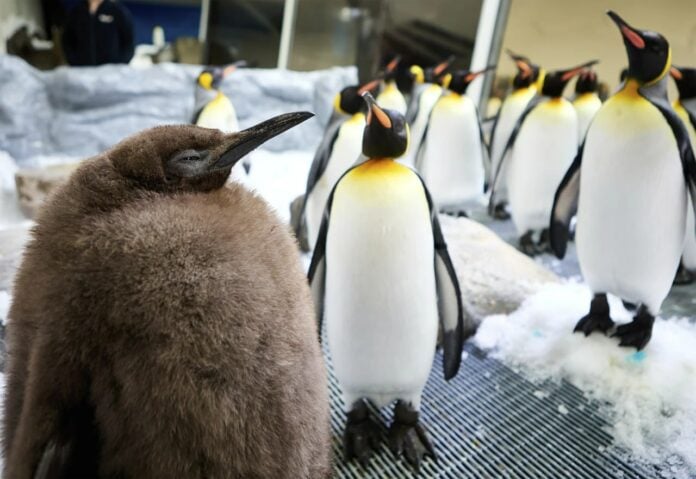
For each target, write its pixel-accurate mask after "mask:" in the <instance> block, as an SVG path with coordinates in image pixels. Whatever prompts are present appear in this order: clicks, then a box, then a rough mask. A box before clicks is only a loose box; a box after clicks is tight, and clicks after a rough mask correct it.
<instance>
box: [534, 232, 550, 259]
mask: <svg viewBox="0 0 696 479" xmlns="http://www.w3.org/2000/svg"><path fill="white" fill-rule="evenodd" d="M537 252H538V253H539V254H541V253H551V254H553V250H552V249H551V234H550V233H549V229H548V228H546V229H544V230H542V231H541V235H540V236H539V241H538V242H537Z"/></svg>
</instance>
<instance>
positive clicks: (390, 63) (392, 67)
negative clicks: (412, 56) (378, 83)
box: [387, 57, 400, 72]
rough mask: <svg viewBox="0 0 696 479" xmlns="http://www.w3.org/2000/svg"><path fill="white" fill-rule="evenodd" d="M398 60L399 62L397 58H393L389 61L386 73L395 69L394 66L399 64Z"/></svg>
mask: <svg viewBox="0 0 696 479" xmlns="http://www.w3.org/2000/svg"><path fill="white" fill-rule="evenodd" d="M399 60H400V58H399V57H396V58H394V59H393V60H392V61H390V62H389V63H388V64H387V71H388V72H393V71H394V69H395V68H396V66H397V65H398V64H399Z"/></svg>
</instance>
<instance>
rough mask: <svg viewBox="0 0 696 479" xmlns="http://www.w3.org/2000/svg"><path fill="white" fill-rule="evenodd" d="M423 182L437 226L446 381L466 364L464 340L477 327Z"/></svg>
mask: <svg viewBox="0 0 696 479" xmlns="http://www.w3.org/2000/svg"><path fill="white" fill-rule="evenodd" d="M418 178H419V179H420V181H421V184H422V185H423V191H424V192H425V197H426V199H427V200H428V206H429V208H430V221H431V224H432V229H433V242H434V245H435V284H436V287H437V309H438V316H439V318H440V326H441V328H442V350H443V352H444V361H443V364H442V367H443V372H444V376H445V379H446V380H450V379H452V378H453V377H454V376H456V375H457V372H459V367H460V366H461V363H462V352H463V351H464V341H466V340H467V339H468V338H469V337H471V336H473V334H474V333H475V332H476V326H475V325H474V324H473V321H472V322H470V324H467V326H466V327H465V325H464V304H463V301H462V291H461V288H460V287H459V280H458V279H457V274H456V272H455V270H454V265H453V264H452V259H451V258H450V255H449V251H448V250H447V243H446V242H445V237H444V235H443V234H442V228H441V227H440V220H439V219H438V217H437V208H435V204H434V203H433V199H432V197H431V196H430V192H429V191H428V187H427V186H426V185H425V182H424V181H423V178H421V177H420V175H418Z"/></svg>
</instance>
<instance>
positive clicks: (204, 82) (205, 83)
mask: <svg viewBox="0 0 696 479" xmlns="http://www.w3.org/2000/svg"><path fill="white" fill-rule="evenodd" d="M198 84H199V85H200V86H202V87H203V88H205V89H206V90H210V89H211V88H213V75H211V74H210V73H208V72H203V73H201V74H200V75H198Z"/></svg>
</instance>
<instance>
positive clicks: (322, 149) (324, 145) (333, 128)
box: [295, 114, 345, 238]
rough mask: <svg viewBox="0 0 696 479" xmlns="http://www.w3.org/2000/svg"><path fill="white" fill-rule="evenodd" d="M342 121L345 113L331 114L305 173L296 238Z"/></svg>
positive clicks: (303, 226)
mask: <svg viewBox="0 0 696 479" xmlns="http://www.w3.org/2000/svg"><path fill="white" fill-rule="evenodd" d="M344 121H345V115H340V114H334V115H332V116H331V119H330V120H329V123H328V125H327V126H326V130H325V131H324V137H323V139H322V140H321V143H320V144H319V147H318V148H317V151H316V153H315V154H314V159H313V160H312V165H311V166H310V167H309V174H308V175H307V186H306V188H305V195H304V200H303V202H302V208H300V216H299V220H298V228H297V231H295V236H297V237H298V238H299V237H300V232H301V230H302V228H305V227H306V226H305V225H306V216H305V211H306V209H307V198H309V194H310V193H311V192H312V190H314V186H315V185H316V184H317V182H318V181H319V178H321V175H323V174H324V171H326V167H327V165H328V164H329V159H330V158H331V152H332V151H333V145H334V143H335V142H336V138H338V132H339V130H340V128H341V125H342V124H343V122H344Z"/></svg>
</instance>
